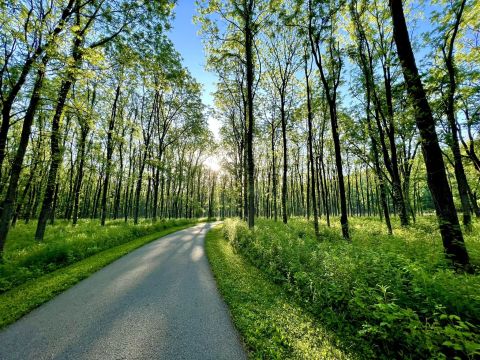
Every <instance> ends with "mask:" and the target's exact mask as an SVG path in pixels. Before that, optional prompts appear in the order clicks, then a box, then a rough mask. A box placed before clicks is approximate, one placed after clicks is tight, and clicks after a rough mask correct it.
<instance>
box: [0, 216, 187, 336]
mask: <svg viewBox="0 0 480 360" xmlns="http://www.w3.org/2000/svg"><path fill="white" fill-rule="evenodd" d="M162 223H163V225H165V227H164V229H163V230H159V229H161V226H159V227H158V230H156V232H154V233H150V235H146V236H143V237H140V238H136V239H134V240H133V239H131V241H128V242H126V243H124V244H121V245H118V246H114V247H112V248H110V249H107V250H104V251H102V252H99V253H97V254H95V255H93V256H90V257H88V258H86V259H84V260H81V261H78V262H76V263H75V264H72V265H69V266H67V267H64V268H62V269H58V270H56V271H54V272H51V273H49V274H46V275H43V276H41V277H39V278H37V279H34V280H31V281H28V282H26V283H24V284H22V285H20V286H17V287H15V288H14V289H12V290H10V291H7V292H5V293H3V294H0V329H1V328H3V327H4V326H6V325H8V324H11V323H13V322H14V321H16V320H17V319H19V318H20V317H22V316H23V315H25V314H27V313H28V312H30V311H32V310H33V309H35V308H36V307H38V306H40V305H41V304H43V303H45V302H47V301H48V300H50V299H52V298H53V297H54V296H55V295H57V294H59V293H61V292H62V291H64V290H66V289H68V288H69V287H71V286H73V285H75V284H76V283H77V282H79V281H80V280H83V279H85V278H87V277H88V276H90V275H91V274H93V273H94V272H96V271H97V270H99V269H101V268H103V267H104V266H106V265H108V264H110V263H111V262H113V261H115V260H116V259H118V258H120V257H122V256H123V255H126V254H128V253H129V252H131V251H133V250H135V249H137V248H139V247H140V246H142V245H145V244H147V243H149V242H151V241H153V240H156V239H158V238H160V237H162V236H165V235H167V234H170V233H172V232H175V231H178V230H182V229H184V228H187V227H189V226H190V225H192V224H193V223H194V222H192V221H186V220H184V221H178V220H168V221H165V222H162ZM98 227H99V226H92V228H97V230H98Z"/></svg>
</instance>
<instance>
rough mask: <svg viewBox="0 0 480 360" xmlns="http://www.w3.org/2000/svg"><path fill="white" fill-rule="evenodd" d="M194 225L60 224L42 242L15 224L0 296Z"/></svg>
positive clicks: (1, 267) (30, 227)
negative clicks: (91, 259) (130, 244)
mask: <svg viewBox="0 0 480 360" xmlns="http://www.w3.org/2000/svg"><path fill="white" fill-rule="evenodd" d="M194 222H196V220H194V221H192V220H162V221H157V222H152V221H149V220H144V221H143V222H140V223H139V224H138V225H136V226H135V225H133V223H125V222H124V221H123V220H117V221H110V222H107V224H106V226H104V227H102V226H100V222H99V221H98V220H82V221H80V222H79V224H78V225H77V226H72V225H71V224H69V223H68V222H66V221H63V222H57V224H56V225H54V226H53V227H50V228H48V230H47V234H46V236H45V239H44V241H43V242H36V241H35V240H34V236H33V234H34V231H35V225H36V223H29V224H27V225H25V224H19V225H17V227H16V228H15V229H12V231H11V233H10V234H9V238H8V240H7V243H6V247H5V255H4V262H3V263H2V264H0V294H1V293H3V292H5V291H7V290H10V289H12V288H13V287H15V286H18V285H20V284H22V283H24V282H26V281H28V280H31V279H35V278H37V277H39V276H41V275H44V274H47V273H49V272H52V271H54V270H56V269H59V268H62V267H65V266H67V265H70V264H73V263H75V262H77V261H80V260H82V259H85V258H87V257H89V256H92V255H94V254H96V253H99V252H101V251H103V250H106V249H109V248H112V247H115V246H118V245H121V244H125V243H127V242H129V241H132V240H134V239H136V238H139V237H142V236H145V235H148V234H152V233H158V232H159V231H162V230H165V229H169V228H172V227H177V226H184V225H189V224H193V223H194Z"/></svg>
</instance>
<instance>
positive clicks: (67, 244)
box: [0, 220, 197, 328]
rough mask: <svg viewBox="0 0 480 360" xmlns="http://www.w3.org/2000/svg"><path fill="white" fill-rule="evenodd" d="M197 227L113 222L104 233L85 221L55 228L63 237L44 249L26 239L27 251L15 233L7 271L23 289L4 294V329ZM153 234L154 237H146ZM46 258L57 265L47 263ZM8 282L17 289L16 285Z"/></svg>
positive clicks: (0, 315)
mask: <svg viewBox="0 0 480 360" xmlns="http://www.w3.org/2000/svg"><path fill="white" fill-rule="evenodd" d="M196 222H197V221H196V220H195V221H194V220H166V221H159V222H157V223H151V222H150V223H147V222H146V221H145V222H143V223H142V224H140V226H138V227H137V226H134V225H133V224H130V225H121V224H120V223H118V224H117V223H116V222H113V223H110V224H108V226H107V227H106V228H105V229H104V230H103V229H101V228H100V225H99V224H95V223H92V222H86V223H84V224H82V225H81V226H80V227H78V228H73V230H72V229H70V228H71V226H69V225H66V224H59V225H56V226H58V230H59V231H58V232H56V234H62V235H61V236H58V235H56V236H52V235H51V233H54V232H53V231H52V232H51V233H50V234H48V237H47V238H46V241H45V244H31V243H30V242H29V241H28V238H27V237H24V239H25V242H24V243H23V247H22V246H19V244H11V243H12V242H14V241H13V239H15V235H16V234H15V233H14V236H12V237H11V238H9V239H8V241H9V242H11V243H10V244H8V243H7V245H10V248H8V249H9V251H8V252H7V254H8V255H9V257H7V260H6V262H5V264H3V265H2V266H3V270H4V271H5V269H6V268H7V269H8V276H9V279H12V278H13V279H15V280H16V282H17V283H18V282H21V284H19V285H17V286H11V287H10V288H9V289H8V290H7V291H4V292H3V293H1V294H0V328H3V327H5V326H6V325H8V324H11V323H13V322H14V321H16V320H17V319H19V318H20V317H22V316H23V315H25V314H27V313H28V312H30V311H31V310H33V309H35V308H36V307H38V306H39V305H41V304H43V303H44V302H46V301H48V300H50V299H52V298H53V297H54V296H55V295H57V294H59V293H61V292H62V291H64V290H66V289H68V288H69V287H71V286H73V285H75V284H76V283H77V282H79V281H80V280H82V279H85V278H87V277H88V276H90V275H91V274H93V273H94V272H96V271H98V270H99V269H101V268H103V267H104V266H106V265H108V264H110V263H111V262H113V261H115V260H116V259H118V258H120V257H122V256H124V255H125V254H127V253H129V252H131V251H133V250H135V249H137V248H138V247H140V246H143V245H145V244H147V243H149V242H151V241H153V240H156V239H158V238H160V237H162V236H165V235H167V234H170V233H172V232H175V231H178V230H182V229H185V228H187V227H189V226H191V225H193V224H194V223H196ZM52 230H55V229H54V228H53V229H52ZM75 230H76V231H75ZM82 230H83V231H82ZM16 231H18V230H16ZM148 232H149V234H148V235H145V233H148ZM115 233H117V234H118V235H117V236H116V235H115ZM138 234H141V235H138ZM142 235H143V236H142ZM12 238H13V239H12ZM92 247H93V248H92ZM12 249H14V250H12ZM57 251H58V252H60V253H62V252H63V251H67V252H68V253H70V254H71V255H70V256H69V257H66V258H65V259H67V261H58V259H64V258H63V257H61V256H58V255H57ZM52 254H53V255H52ZM81 258H82V259H81ZM27 259H28V260H27ZM47 259H50V260H52V259H53V260H54V261H57V262H52V263H50V264H48V263H47V261H48V260H47ZM80 259H81V260H80ZM26 266H29V267H26ZM15 269H16V270H17V273H15V271H14V270H15ZM0 270H2V269H1V268H0ZM25 274H27V275H25ZM2 275H3V276H4V278H3V279H4V283H7V281H5V274H4V273H0V276H2ZM7 279H8V278H7ZM8 283H9V284H12V281H11V280H10V282H8Z"/></svg>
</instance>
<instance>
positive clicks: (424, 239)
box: [214, 217, 480, 359]
mask: <svg viewBox="0 0 480 360" xmlns="http://www.w3.org/2000/svg"><path fill="white" fill-rule="evenodd" d="M337 226H339V225H337ZM383 229H384V228H383V227H382V224H381V222H380V221H379V220H376V219H373V218H363V219H352V221H351V230H352V231H351V235H352V241H351V243H349V242H346V241H342V238H341V235H340V233H339V231H338V229H336V228H335V226H334V227H332V228H329V227H327V226H325V225H324V224H322V223H321V224H320V234H321V235H320V239H319V240H317V239H316V237H315V233H314V228H313V226H311V224H310V223H309V222H308V221H307V220H305V219H296V218H292V219H291V220H290V221H289V223H288V225H285V224H282V223H280V222H274V221H272V220H265V219H258V222H257V224H256V226H255V229H254V230H253V231H251V230H249V229H248V227H247V224H246V223H245V222H243V221H241V220H227V221H226V222H225V224H224V229H223V233H224V237H225V238H226V239H228V242H229V244H230V245H231V246H232V247H233V248H234V250H235V251H236V253H238V254H240V255H241V256H242V257H244V258H245V259H247V260H248V261H249V262H250V263H251V264H253V265H254V266H255V267H257V268H258V269H259V270H261V271H262V273H263V274H264V277H266V278H268V279H269V281H272V282H275V283H277V284H279V285H281V286H282V288H283V290H284V291H285V292H287V293H288V294H289V295H290V296H291V297H292V299H295V300H296V301H297V303H298V304H301V306H302V308H303V310H304V311H305V312H309V313H311V314H312V316H313V319H314V321H316V322H318V323H319V324H321V325H322V326H323V327H324V328H325V329H328V331H329V332H330V333H332V334H336V339H338V340H339V346H340V349H342V351H352V349H353V350H354V352H355V353H356V354H357V355H358V356H359V357H360V358H373V357H377V358H384V359H393V358H402V359H408V358H414V359H422V358H425V359H426V358H429V359H430V358H459V359H474V358H477V357H478V356H480V321H479V319H480V294H479V291H478V289H480V278H479V277H478V275H469V274H464V273H455V272H454V271H453V270H452V269H451V267H450V266H449V263H448V262H447V261H446V260H445V259H444V256H443V251H442V244H441V240H440V236H439V235H438V233H437V232H436V231H435V229H436V224H435V218H434V217H431V218H429V217H424V218H420V219H418V221H417V223H416V224H414V225H412V226H411V227H409V228H399V229H398V230H396V231H395V234H396V235H395V236H389V235H387V234H386V231H385V230H383ZM479 231H480V229H479V228H478V225H476V227H475V229H474V231H472V232H471V233H470V234H469V235H467V236H466V244H467V247H468V250H469V251H470V254H471V259H472V263H473V264H476V266H478V264H479V263H480V238H479V237H478V235H476V234H478V233H479ZM225 246H226V245H225ZM218 256H221V257H224V258H225V257H226V256H225V254H218ZM216 261H217V260H216ZM474 266H475V265H474ZM214 271H215V266H214ZM251 286H252V289H251V290H250V291H251V292H253V293H258V299H257V300H256V301H257V302H258V303H259V304H261V303H264V302H265V303H270V302H271V301H270V299H268V298H266V297H264V294H262V292H261V289H260V288H256V285H255V284H253V285H251ZM220 287H221V288H222V285H220ZM240 295H242V294H235V293H233V294H231V295H229V296H230V297H233V298H234V299H230V298H229V297H226V299H227V302H228V303H229V304H236V303H242V302H243V300H242V296H240ZM232 312H233V313H234V317H235V309H232ZM247 318H248V316H247ZM269 321H273V322H274V323H275V324H274V328H275V327H276V326H281V325H280V324H279V323H276V321H277V320H275V319H271V320H269ZM252 326H253V324H252ZM239 329H240V331H242V332H244V331H245V330H244V328H243V327H241V326H239ZM246 336H247V338H248V337H249V336H251V335H250V334H247V335H246ZM330 358H335V356H331V357H330Z"/></svg>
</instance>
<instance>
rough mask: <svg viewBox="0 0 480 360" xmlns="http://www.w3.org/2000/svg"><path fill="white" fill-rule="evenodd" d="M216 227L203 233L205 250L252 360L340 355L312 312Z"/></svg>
mask: <svg viewBox="0 0 480 360" xmlns="http://www.w3.org/2000/svg"><path fill="white" fill-rule="evenodd" d="M221 229H222V228H221V225H220V226H217V227H215V228H214V229H212V230H211V231H209V233H208V234H207V238H206V251H207V256H208V259H209V261H210V264H211V267H212V270H213V273H214V275H215V278H216V280H217V284H218V287H219V289H220V292H221V294H222V295H223V297H224V299H225V301H226V303H227V304H228V305H229V308H230V311H231V313H232V318H233V321H234V323H235V326H236V327H237V329H238V330H239V331H240V333H241V334H242V335H243V339H244V341H245V343H246V345H247V347H248V349H249V356H250V358H254V359H306V358H308V359H346V358H350V357H351V356H348V354H346V353H345V352H343V351H341V350H339V349H338V347H337V346H336V342H337V339H336V337H335V336H334V335H332V334H329V333H328V332H327V331H326V330H325V329H323V328H322V327H321V326H320V325H319V323H318V322H316V321H315V319H314V318H313V316H312V315H311V314H309V313H308V312H307V311H305V310H304V309H303V308H302V307H301V306H299V305H298V304H297V303H296V302H295V301H294V300H292V297H290V296H288V294H286V293H285V292H284V290H283V288H282V287H280V286H278V285H276V284H274V283H272V282H271V281H270V280H269V279H268V278H267V277H266V276H265V274H263V273H262V272H261V271H260V270H258V269H257V268H255V267H254V266H252V265H250V264H249V263H248V262H247V261H245V260H244V259H243V257H242V256H241V255H239V254H238V253H235V252H234V251H233V248H232V247H231V245H230V244H229V243H228V242H227V241H226V240H225V239H224V237H223V234H222V230H221Z"/></svg>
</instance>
